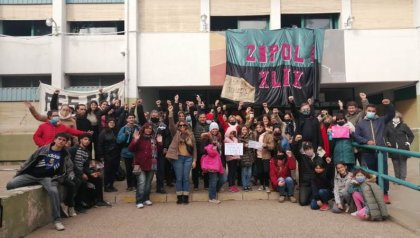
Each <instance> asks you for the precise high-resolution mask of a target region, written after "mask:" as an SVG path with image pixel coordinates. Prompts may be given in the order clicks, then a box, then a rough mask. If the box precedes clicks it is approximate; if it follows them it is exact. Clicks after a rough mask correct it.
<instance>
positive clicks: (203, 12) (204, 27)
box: [199, 0, 210, 32]
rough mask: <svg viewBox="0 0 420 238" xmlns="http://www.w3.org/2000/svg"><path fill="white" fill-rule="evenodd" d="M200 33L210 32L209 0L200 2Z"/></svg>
mask: <svg viewBox="0 0 420 238" xmlns="http://www.w3.org/2000/svg"><path fill="white" fill-rule="evenodd" d="M200 16H201V17H200V19H199V20H200V31H202V32H209V31H210V0H200Z"/></svg>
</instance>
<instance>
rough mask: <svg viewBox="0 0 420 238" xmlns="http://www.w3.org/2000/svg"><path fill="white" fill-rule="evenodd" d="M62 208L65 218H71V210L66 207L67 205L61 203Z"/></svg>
mask: <svg viewBox="0 0 420 238" xmlns="http://www.w3.org/2000/svg"><path fill="white" fill-rule="evenodd" d="M60 207H61V213H62V214H63V217H69V213H68V210H69V208H68V207H67V206H66V204H64V203H61V204H60Z"/></svg>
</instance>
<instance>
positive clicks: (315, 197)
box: [311, 159, 334, 211]
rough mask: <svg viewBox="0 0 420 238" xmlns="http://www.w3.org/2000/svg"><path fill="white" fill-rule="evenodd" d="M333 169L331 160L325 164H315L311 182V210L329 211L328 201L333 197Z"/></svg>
mask: <svg viewBox="0 0 420 238" xmlns="http://www.w3.org/2000/svg"><path fill="white" fill-rule="evenodd" d="M333 176H334V169H333V165H332V163H331V159H329V160H328V162H327V163H325V162H324V161H317V162H315V176H314V177H313V179H312V181H311V188H312V200H311V209H312V210H317V209H319V210H321V211H327V210H329V209H330V206H329V205H328V201H329V200H330V199H331V198H332V197H333V194H332V179H333Z"/></svg>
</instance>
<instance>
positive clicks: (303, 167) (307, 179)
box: [291, 143, 326, 186]
mask: <svg viewBox="0 0 420 238" xmlns="http://www.w3.org/2000/svg"><path fill="white" fill-rule="evenodd" d="M301 145H302V143H292V144H291V148H292V152H293V154H294V155H295V158H296V160H297V161H298V165H299V166H298V169H299V184H300V185H305V186H311V183H312V180H313V179H314V177H315V164H316V163H326V162H325V160H324V159H323V158H321V157H319V156H318V155H317V154H315V158H313V159H310V158H308V157H307V156H306V155H304V154H301V153H300V148H301V147H302V146H301ZM315 153H316V152H315Z"/></svg>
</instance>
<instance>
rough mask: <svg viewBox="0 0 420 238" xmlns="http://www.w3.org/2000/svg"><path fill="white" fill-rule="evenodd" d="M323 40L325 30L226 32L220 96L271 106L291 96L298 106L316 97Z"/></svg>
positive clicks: (285, 101) (285, 100) (284, 102)
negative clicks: (224, 77)
mask: <svg viewBox="0 0 420 238" xmlns="http://www.w3.org/2000/svg"><path fill="white" fill-rule="evenodd" d="M323 41H324V30H311V29H300V28H291V29H281V30H273V31H269V30H228V31H226V52H227V66H226V80H225V83H224V85H223V90H222V95H221V97H223V98H226V99H229V100H233V101H244V102H250V103H255V104H262V103H263V102H267V103H268V105H270V106H282V105H283V106H284V105H287V103H288V102H287V101H288V100H287V98H288V97H289V96H294V98H295V101H296V103H298V105H299V104H300V103H302V102H304V101H306V100H307V99H308V98H311V97H312V98H313V99H314V100H317V99H318V96H319V81H320V77H319V65H320V61H321V56H322V48H323ZM232 80H234V81H232ZM244 85H245V86H247V85H248V86H249V87H251V88H252V90H250V89H249V87H248V88H246V89H245V88H243V87H244ZM250 96H251V97H253V99H251V97H250ZM242 98H243V99H244V100H241V99H242Z"/></svg>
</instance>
